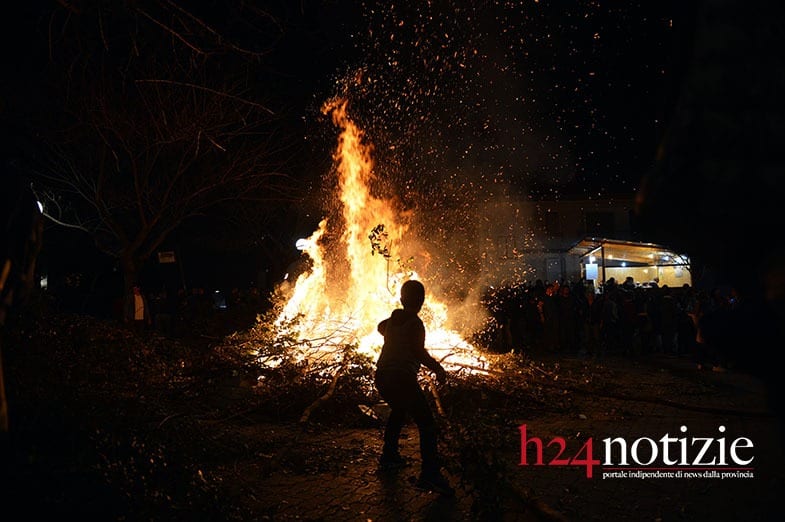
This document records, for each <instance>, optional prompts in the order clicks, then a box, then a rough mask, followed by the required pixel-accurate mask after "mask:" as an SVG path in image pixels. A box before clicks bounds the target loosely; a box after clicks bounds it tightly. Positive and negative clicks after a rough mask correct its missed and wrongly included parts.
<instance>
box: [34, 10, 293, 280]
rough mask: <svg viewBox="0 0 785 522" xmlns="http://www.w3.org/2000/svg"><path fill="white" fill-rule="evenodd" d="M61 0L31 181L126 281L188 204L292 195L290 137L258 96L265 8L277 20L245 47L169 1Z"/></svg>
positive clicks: (264, 204)
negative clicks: (51, 101) (52, 88)
mask: <svg viewBox="0 0 785 522" xmlns="http://www.w3.org/2000/svg"><path fill="white" fill-rule="evenodd" d="M61 4H62V8H61V10H60V11H59V12H58V11H55V12H53V14H52V21H50V24H49V25H50V31H49V34H50V38H51V39H52V40H51V43H50V49H51V53H52V58H51V61H52V63H51V65H52V69H53V70H54V71H56V72H57V73H58V75H56V76H55V78H60V80H59V81H61V82H62V92H63V96H62V108H63V109H64V110H63V112H62V117H61V118H57V119H52V120H50V125H49V126H50V128H49V129H46V130H43V131H42V132H41V136H42V138H43V140H42V142H43V143H42V144H43V145H44V146H43V147H42V149H43V150H44V151H45V152H43V153H40V152H38V153H37V154H36V160H35V161H34V163H33V178H34V184H33V187H34V190H35V191H36V194H37V196H38V198H39V201H40V202H41V203H42V204H43V213H44V215H45V216H47V217H48V218H50V219H51V220H53V221H55V222H57V223H59V224H61V225H64V226H71V227H76V228H79V229H82V230H84V231H85V232H87V233H88V234H90V235H91V236H92V238H93V239H94V240H95V243H96V245H97V246H98V248H99V249H100V250H102V251H104V252H106V253H107V254H109V255H111V256H114V257H116V258H117V259H118V260H119V261H120V264H121V267H122V270H123V273H124V279H125V285H126V290H127V289H128V288H130V287H131V286H132V285H133V284H134V283H135V282H136V279H137V277H138V273H139V270H140V268H141V266H142V264H143V263H144V262H145V261H146V260H147V259H148V258H149V257H150V256H151V255H152V254H153V253H154V252H155V250H156V249H157V248H158V247H159V246H160V245H161V244H162V242H163V241H164V240H165V239H166V238H167V237H168V236H169V234H170V233H171V232H172V231H173V230H174V229H175V228H177V227H178V226H180V225H181V224H182V223H183V222H185V221H186V220H188V219H189V218H192V217H195V216H200V215H206V214H208V213H209V212H210V211H211V210H212V209H215V208H218V207H225V206H226V205H227V204H229V203H231V202H240V201H255V202H258V207H259V211H260V212H266V211H269V210H270V208H271V207H272V206H274V205H275V204H277V203H279V202H290V201H292V200H293V199H294V197H295V196H294V194H295V192H294V190H295V186H296V183H295V180H293V179H292V178H291V177H290V176H289V175H287V174H286V173H284V172H283V167H284V166H285V165H286V163H287V160H288V159H289V156H290V155H291V154H292V153H293V152H292V151H291V150H290V147H289V146H290V145H291V143H292V141H290V140H288V139H286V138H287V137H286V136H283V135H281V131H280V128H281V126H280V125H278V122H279V118H278V117H277V115H276V114H275V111H273V110H272V109H271V108H270V107H268V106H267V105H265V104H264V103H262V102H261V101H259V100H260V95H259V93H260V92H264V85H263V81H264V77H263V73H264V70H263V69H261V67H259V64H260V63H261V59H262V58H263V56H264V54H265V52H266V50H267V45H273V43H274V40H275V31H276V26H275V24H274V23H272V22H271V21H274V19H273V18H272V17H269V16H267V14H266V13H263V12H261V11H260V10H258V9H257V10H253V11H252V13H251V14H252V15H253V16H256V17H257V19H259V20H262V19H263V20H265V21H268V22H271V23H268V24H267V25H265V26H264V27H263V28H262V33H263V35H262V36H263V37H260V39H259V41H262V42H268V43H266V44H264V45H259V46H256V47H255V48H249V47H248V46H245V45H243V43H242V41H241V40H237V39H235V40H233V39H232V38H228V37H226V36H225V35H224V34H223V33H221V32H220V31H219V29H217V28H216V27H214V26H213V25H211V23H210V22H209V21H208V20H207V19H205V18H203V17H202V16H198V15H196V14H194V13H192V12H190V11H187V10H186V9H184V8H182V7H180V6H179V5H178V4H176V3H175V2H171V1H166V0H162V1H159V2H148V3H137V2H128V4H127V5H123V6H122V8H117V6H115V8H114V9H112V10H109V9H108V8H102V7H101V5H94V4H93V3H91V2H71V3H65V2H63V3H61ZM99 4H100V3H99ZM143 4H145V5H146V6H145V7H142V5H143ZM238 5H244V6H247V5H249V4H246V3H238ZM249 16H250V15H249ZM245 21H247V20H245ZM52 27H56V28H57V30H56V31H54V30H52V29H51V28H52ZM253 29H254V30H258V29H259V28H258V27H254V28H253ZM248 31H250V29H246V30H245V32H246V33H248ZM270 33H271V34H270ZM232 34H233V35H234V34H242V33H232ZM260 83H261V84H262V85H261V88H260V85H259V84H260ZM54 122H57V124H54Z"/></svg>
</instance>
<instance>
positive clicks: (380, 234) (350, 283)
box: [274, 99, 487, 371]
mask: <svg viewBox="0 0 785 522" xmlns="http://www.w3.org/2000/svg"><path fill="white" fill-rule="evenodd" d="M346 107H347V102H346V101H345V100H342V99H336V100H332V101H330V102H328V103H327V104H325V106H324V107H323V112H324V113H325V114H329V115H330V116H331V117H332V121H333V123H334V124H335V125H336V126H337V127H339V128H340V129H341V133H340V135H339V138H338V147H337V150H336V152H335V155H334V158H335V168H336V170H337V174H338V199H339V200H340V203H341V216H340V217H339V218H337V219H334V218H331V221H329V223H328V219H323V220H322V221H321V223H319V227H318V228H317V230H316V231H314V233H313V234H312V235H311V237H309V238H308V239H307V240H306V241H305V242H304V245H303V252H304V253H305V255H307V256H308V257H309V258H310V260H311V269H310V270H309V271H307V272H305V273H303V274H301V275H300V276H299V277H298V278H297V280H296V281H295V282H294V284H293V285H292V286H289V285H288V284H287V285H285V286H283V285H282V286H281V287H280V288H279V289H278V296H279V300H280V302H281V304H280V313H279V315H278V317H277V318H276V319H275V321H274V324H275V328H276V329H277V330H278V335H279V337H280V338H281V339H288V340H293V341H294V343H295V344H296V346H294V345H292V348H293V349H294V350H296V352H297V356H298V357H301V358H303V359H307V360H311V361H321V360H324V359H325V358H326V359H330V358H334V357H340V354H339V352H341V351H342V350H343V349H345V347H347V346H353V347H355V348H356V350H357V352H358V353H360V354H363V355H366V356H368V357H371V358H374V359H375V358H376V357H377V356H378V353H379V351H380V349H381V341H382V338H381V336H379V334H378V333H377V332H376V325H377V324H378V322H379V320H381V319H382V318H384V317H386V316H387V315H388V313H389V310H390V309H392V308H395V307H396V306H398V304H399V303H398V295H399V289H400V285H401V284H403V282H404V281H405V280H407V279H411V278H418V279H420V277H419V276H418V274H417V273H416V272H415V271H414V267H413V264H414V261H416V256H414V255H413V253H414V252H416V251H417V250H418V249H422V248H423V243H424V242H423V241H422V240H420V239H419V238H416V237H414V236H413V234H412V233H411V232H410V230H409V223H408V219H409V218H410V216H409V215H405V214H404V213H403V212H399V211H397V210H396V208H397V205H396V204H395V202H394V201H392V200H385V199H382V198H379V197H376V196H374V195H372V193H371V185H372V183H373V182H374V180H375V179H376V174H375V172H374V164H373V161H372V159H371V154H370V152H371V146H370V145H369V144H368V143H367V142H366V139H365V136H364V134H363V132H362V131H361V130H360V129H359V128H358V127H357V126H356V125H355V123H354V122H353V121H352V120H351V119H350V118H349V117H348V115H347V111H346ZM328 229H329V230H330V232H331V235H335V230H333V229H337V230H338V231H340V241H339V242H333V243H330V245H329V248H328V247H327V246H326V245H325V244H323V243H324V242H323V239H324V237H325V236H326V235H327V233H328ZM369 239H370V245H369V244H368V241H369ZM377 253H378V254H380V255H379V256H376V255H375V254H377ZM402 260H406V261H402ZM426 303H427V305H426V306H425V307H424V309H423V310H422V313H421V317H422V318H423V322H424V323H425V327H426V330H427V332H428V336H427V344H426V348H428V350H429V351H430V352H431V353H432V354H433V355H434V356H435V357H437V358H441V359H443V360H444V364H445V366H446V367H447V368H448V369H450V368H459V369H462V370H466V369H468V368H470V367H471V368H472V369H471V370H470V371H478V370H479V369H482V368H486V367H487V361H486V360H485V358H484V357H482V356H481V355H480V354H479V352H478V351H477V350H476V349H475V348H474V346H472V345H471V344H470V343H469V342H467V341H466V340H464V338H463V337H462V336H461V335H460V334H459V333H457V332H455V331H453V330H451V329H450V328H449V327H448V324H449V321H448V316H447V310H448V307H447V305H446V304H444V303H442V302H441V301H440V300H438V299H436V298H434V297H433V296H428V298H427V299H426ZM295 319H296V320H295ZM445 347H446V348H445ZM479 371H481V370H479Z"/></svg>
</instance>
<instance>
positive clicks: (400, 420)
mask: <svg viewBox="0 0 785 522" xmlns="http://www.w3.org/2000/svg"><path fill="white" fill-rule="evenodd" d="M388 403H389V401H388ZM391 406H392V405H391ZM405 421H406V411H405V410H403V409H400V408H396V407H392V411H391V412H390V416H389V418H388V419H387V426H385V428H384V446H383V447H382V458H384V457H385V456H388V457H393V456H397V455H398V441H399V439H400V437H401V430H402V429H403V425H404V422H405Z"/></svg>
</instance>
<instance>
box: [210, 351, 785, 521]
mask: <svg viewBox="0 0 785 522" xmlns="http://www.w3.org/2000/svg"><path fill="white" fill-rule="evenodd" d="M562 364H563V365H564V367H565V368H566V367H569V366H570V365H573V366H580V367H581V368H583V369H584V370H585V369H587V368H588V369H589V370H591V368H592V367H593V366H592V365H596V368H595V369H596V373H597V374H598V375H600V376H601V377H602V379H604V380H605V382H604V383H602V385H601V386H599V388H600V389H601V391H600V392H597V391H596V390H597V388H598V387H597V386H596V383H595V387H594V390H595V391H594V392H593V393H585V394H584V393H581V392H580V391H579V390H578V389H577V388H575V387H574V386H573V387H572V389H570V390H565V392H564V393H565V394H568V393H569V395H570V396H571V401H572V403H571V406H570V408H569V409H568V410H569V413H568V414H564V413H562V412H558V411H556V412H547V411H543V410H542V409H541V408H537V409H531V408H527V405H525V404H521V405H520V412H521V414H520V417H518V418H512V419H506V420H502V421H501V422H502V423H503V424H504V425H505V426H507V427H508V429H507V430H506V431H504V433H506V434H507V435H508V438H504V437H503V438H504V440H497V441H495V444H494V447H493V448H488V454H487V455H485V458H487V462H488V463H489V464H488V466H486V467H485V469H484V470H482V473H480V474H479V475H478V474H476V473H473V474H472V477H471V478H470V479H469V480H465V477H462V476H460V472H461V470H467V469H468V468H467V467H466V466H461V465H458V464H459V462H458V461H459V460H461V456H460V455H459V454H458V453H457V452H456V451H455V448H450V447H449V446H447V445H446V444H448V442H449V441H447V442H444V444H443V447H442V450H443V454H444V455H445V458H446V460H447V462H446V469H447V474H448V476H449V478H450V481H451V482H452V484H453V485H454V486H455V487H456V495H455V497H454V498H445V497H442V496H440V495H438V494H434V493H428V492H422V491H419V490H416V489H415V488H413V487H412V484H411V482H410V481H411V479H412V478H413V477H414V475H415V474H416V471H417V468H416V463H417V462H418V459H419V457H418V447H417V441H418V439H417V432H416V430H415V429H414V428H413V427H408V428H406V430H405V432H404V435H405V436H406V437H407V438H406V439H405V440H404V444H403V448H402V452H403V453H404V455H405V456H407V457H409V458H411V460H412V461H413V462H414V463H415V465H414V466H413V467H410V468H405V469H403V470H400V471H398V472H384V473H380V472H379V471H378V470H377V468H376V461H375V459H376V456H377V455H378V453H379V449H380V438H381V430H380V427H378V426H371V427H368V428H356V429H354V428H353V429H325V430H324V431H320V430H319V428H312V429H311V430H310V431H308V432H303V431H302V428H300V427H297V426H281V425H270V426H269V427H268V428H269V430H270V432H271V433H270V437H271V440H274V439H275V438H276V437H278V438H279V440H280V441H281V444H280V445H276V444H269V441H268V445H267V446H266V447H265V448H263V450H260V451H258V452H257V454H256V457H255V458H252V459H244V460H243V461H242V462H236V463H232V464H231V465H229V464H227V463H221V464H220V465H218V466H216V467H215V468H213V469H208V468H206V469H205V477H206V480H208V481H209V480H219V481H225V480H237V481H242V484H238V487H237V488H236V489H234V491H235V494H236V495H237V496H238V497H243V498H235V499H231V501H233V502H239V503H244V504H245V505H247V506H250V507H251V510H252V511H253V512H255V513H258V515H259V519H270V520H324V521H330V520H335V521H343V520H347V521H352V520H357V521H369V520H379V521H388V520H389V521H397V520H401V521H404V520H405V521H410V520H479V519H498V520H522V521H526V520H576V521H577V520H581V521H583V520H620V521H627V520H652V521H659V520H662V521H668V520H712V521H720V520H771V519H772V517H777V518H779V517H778V516H777V513H779V498H780V497H781V495H782V493H783V492H785V489H784V488H783V485H785V467H783V464H784V463H785V459H784V458H783V449H782V441H783V436H782V435H783V430H782V423H781V422H780V420H779V418H778V417H776V416H773V415H772V414H771V411H770V409H769V407H768V403H767V397H766V393H765V391H764V388H763V386H762V384H761V383H760V382H759V381H758V380H757V379H755V378H753V377H751V376H749V375H745V374H743V373H740V372H737V371H729V372H726V373H714V372H710V371H709V372H707V371H697V370H696V369H694V368H693V365H692V364H691V363H690V362H689V361H687V360H685V359H676V358H665V357H648V358H639V359H636V360H634V361H633V360H627V359H617V360H612V359H609V360H605V361H601V362H599V363H595V362H587V361H583V360H579V359H573V360H564V361H563V362H562ZM554 385H556V384H554ZM566 388H569V386H566ZM448 401H449V394H446V396H445V397H444V402H448ZM449 406H450V407H452V408H460V405H455V404H453V405H449ZM531 412H535V413H534V414H532V413H531ZM524 423H525V424H526V425H527V431H528V436H529V437H539V438H540V439H542V440H543V441H545V443H546V444H547V442H548V441H550V440H551V439H553V438H554V437H563V438H564V440H565V443H566V450H565V452H564V455H563V456H571V455H574V454H575V453H576V452H578V451H579V450H580V448H581V447H582V446H583V444H585V443H586V441H587V440H588V439H592V441H593V447H594V458H597V459H602V458H603V449H602V447H601V445H602V442H601V440H602V439H603V438H606V437H622V438H624V439H626V441H627V442H628V443H629V444H632V442H634V441H635V440H636V439H639V438H642V437H647V438H649V439H652V440H654V441H659V439H660V438H661V437H662V436H663V435H665V434H669V435H670V436H674V437H683V436H684V435H683V434H682V433H681V432H680V428H681V427H682V426H686V429H687V435H690V436H694V437H712V438H714V439H719V438H720V437H723V436H724V437H725V449H726V455H727V450H728V448H730V445H731V442H732V441H733V440H735V439H737V438H739V437H746V438H748V439H750V441H752V444H753V445H754V447H753V448H751V449H747V450H742V449H739V453H740V454H741V455H742V456H744V455H747V454H749V455H751V456H753V457H754V460H753V461H752V462H751V463H750V464H749V465H745V466H732V464H733V463H732V462H730V463H729V464H731V466H728V467H726V468H724V471H726V472H729V471H730V468H731V467H733V468H739V467H743V468H746V469H744V470H741V471H740V470H735V471H736V473H735V475H733V474H729V475H726V477H725V478H719V477H715V478H709V476H711V472H712V470H715V468H713V467H712V466H694V467H692V468H690V467H689V466H679V467H680V468H681V470H682V471H685V469H686V470H687V471H691V470H693V469H694V470H695V473H696V476H695V477H692V478H687V477H686V476H684V475H685V474H684V473H683V475H682V477H681V478H675V477H674V478H657V477H652V476H648V477H645V478H640V477H636V476H634V475H633V476H630V475H628V476H627V477H626V478H610V476H608V475H605V476H604V475H603V474H604V473H610V472H614V471H620V470H622V469H623V468H619V467H611V466H603V465H602V464H599V465H596V466H594V468H593V478H591V479H589V478H587V476H586V468H585V466H548V465H544V466H531V465H530V466H520V465H518V464H519V462H520V459H521V455H520V432H519V430H518V426H519V425H520V424H524ZM721 426H723V427H724V430H725V431H724V433H723V432H721V431H720V430H721V429H722V428H720V427H721ZM444 428H445V429H446V430H452V429H456V427H455V426H446V427H444ZM258 429H259V426H258V425H255V424H254V423H253V422H250V421H249V426H248V430H249V434H250V433H251V432H257V430H258ZM276 430H277V432H278V433H277V434H276V433H275V432H276ZM470 435H471V434H469V436H470ZM292 438H295V439H297V441H298V442H297V444H296V447H297V448H299V450H300V451H301V453H300V454H297V455H296V453H298V452H297V451H292V450H291V448H292ZM639 444H640V446H639V447H640V448H644V447H647V446H646V445H647V444H650V443H649V442H647V441H643V442H641V443H639ZM530 446H532V447H531V448H530V450H531V451H529V452H528V456H529V459H530V461H531V460H533V459H534V453H533V451H534V447H533V445H530ZM648 447H650V446H648ZM280 448H290V449H289V450H284V451H288V452H289V454H288V455H281V454H280V452H279V451H278V450H279V449H280ZM544 451H545V462H546V463H547V462H549V461H550V460H551V459H552V458H553V457H555V456H556V446H550V447H548V446H546V448H545V450H544ZM659 451H662V450H659ZM670 451H671V452H677V451H678V446H677V444H676V443H673V444H672V445H671V450H670ZM712 451H713V452H714V454H715V455H718V454H719V452H721V447H720V446H719V444H718V442H716V441H715V442H714V443H713V444H712V446H711V448H710V451H709V453H711V452H712ZM744 452H746V453H744ZM644 453H645V452H644ZM689 454H690V457H689V458H690V459H692V458H694V456H695V453H694V451H690V453H689ZM479 455H480V458H483V456H482V449H480V451H479ZM474 457H475V458H476V457H477V454H475V455H474ZM294 458H297V459H301V460H303V462H301V464H303V465H302V466H300V469H302V470H303V471H299V472H287V471H285V470H284V471H282V472H277V471H274V470H281V469H282V468H281V467H280V466H277V465H276V464H275V463H276V462H279V463H280V461H281V460H282V459H283V460H287V459H288V460H291V459H294ZM671 458H673V457H671ZM726 459H729V457H726ZM640 460H644V461H645V457H643V456H642V457H640ZM655 465H656V464H655ZM655 465H652V466H650V467H649V468H647V469H648V471H650V472H653V471H655V468H654V466H655ZM630 467H633V464H632V463H631V465H630ZM635 467H644V466H635ZM707 468H709V469H707ZM264 470H267V471H268V472H267V473H265V472H264ZM664 471H668V470H664ZM706 471H708V472H709V473H708V474H704V472H706ZM670 472H674V470H673V469H672V468H671V469H670ZM478 477H479V479H478ZM494 492H495V493H496V495H494ZM229 500H230V499H227V501H229Z"/></svg>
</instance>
